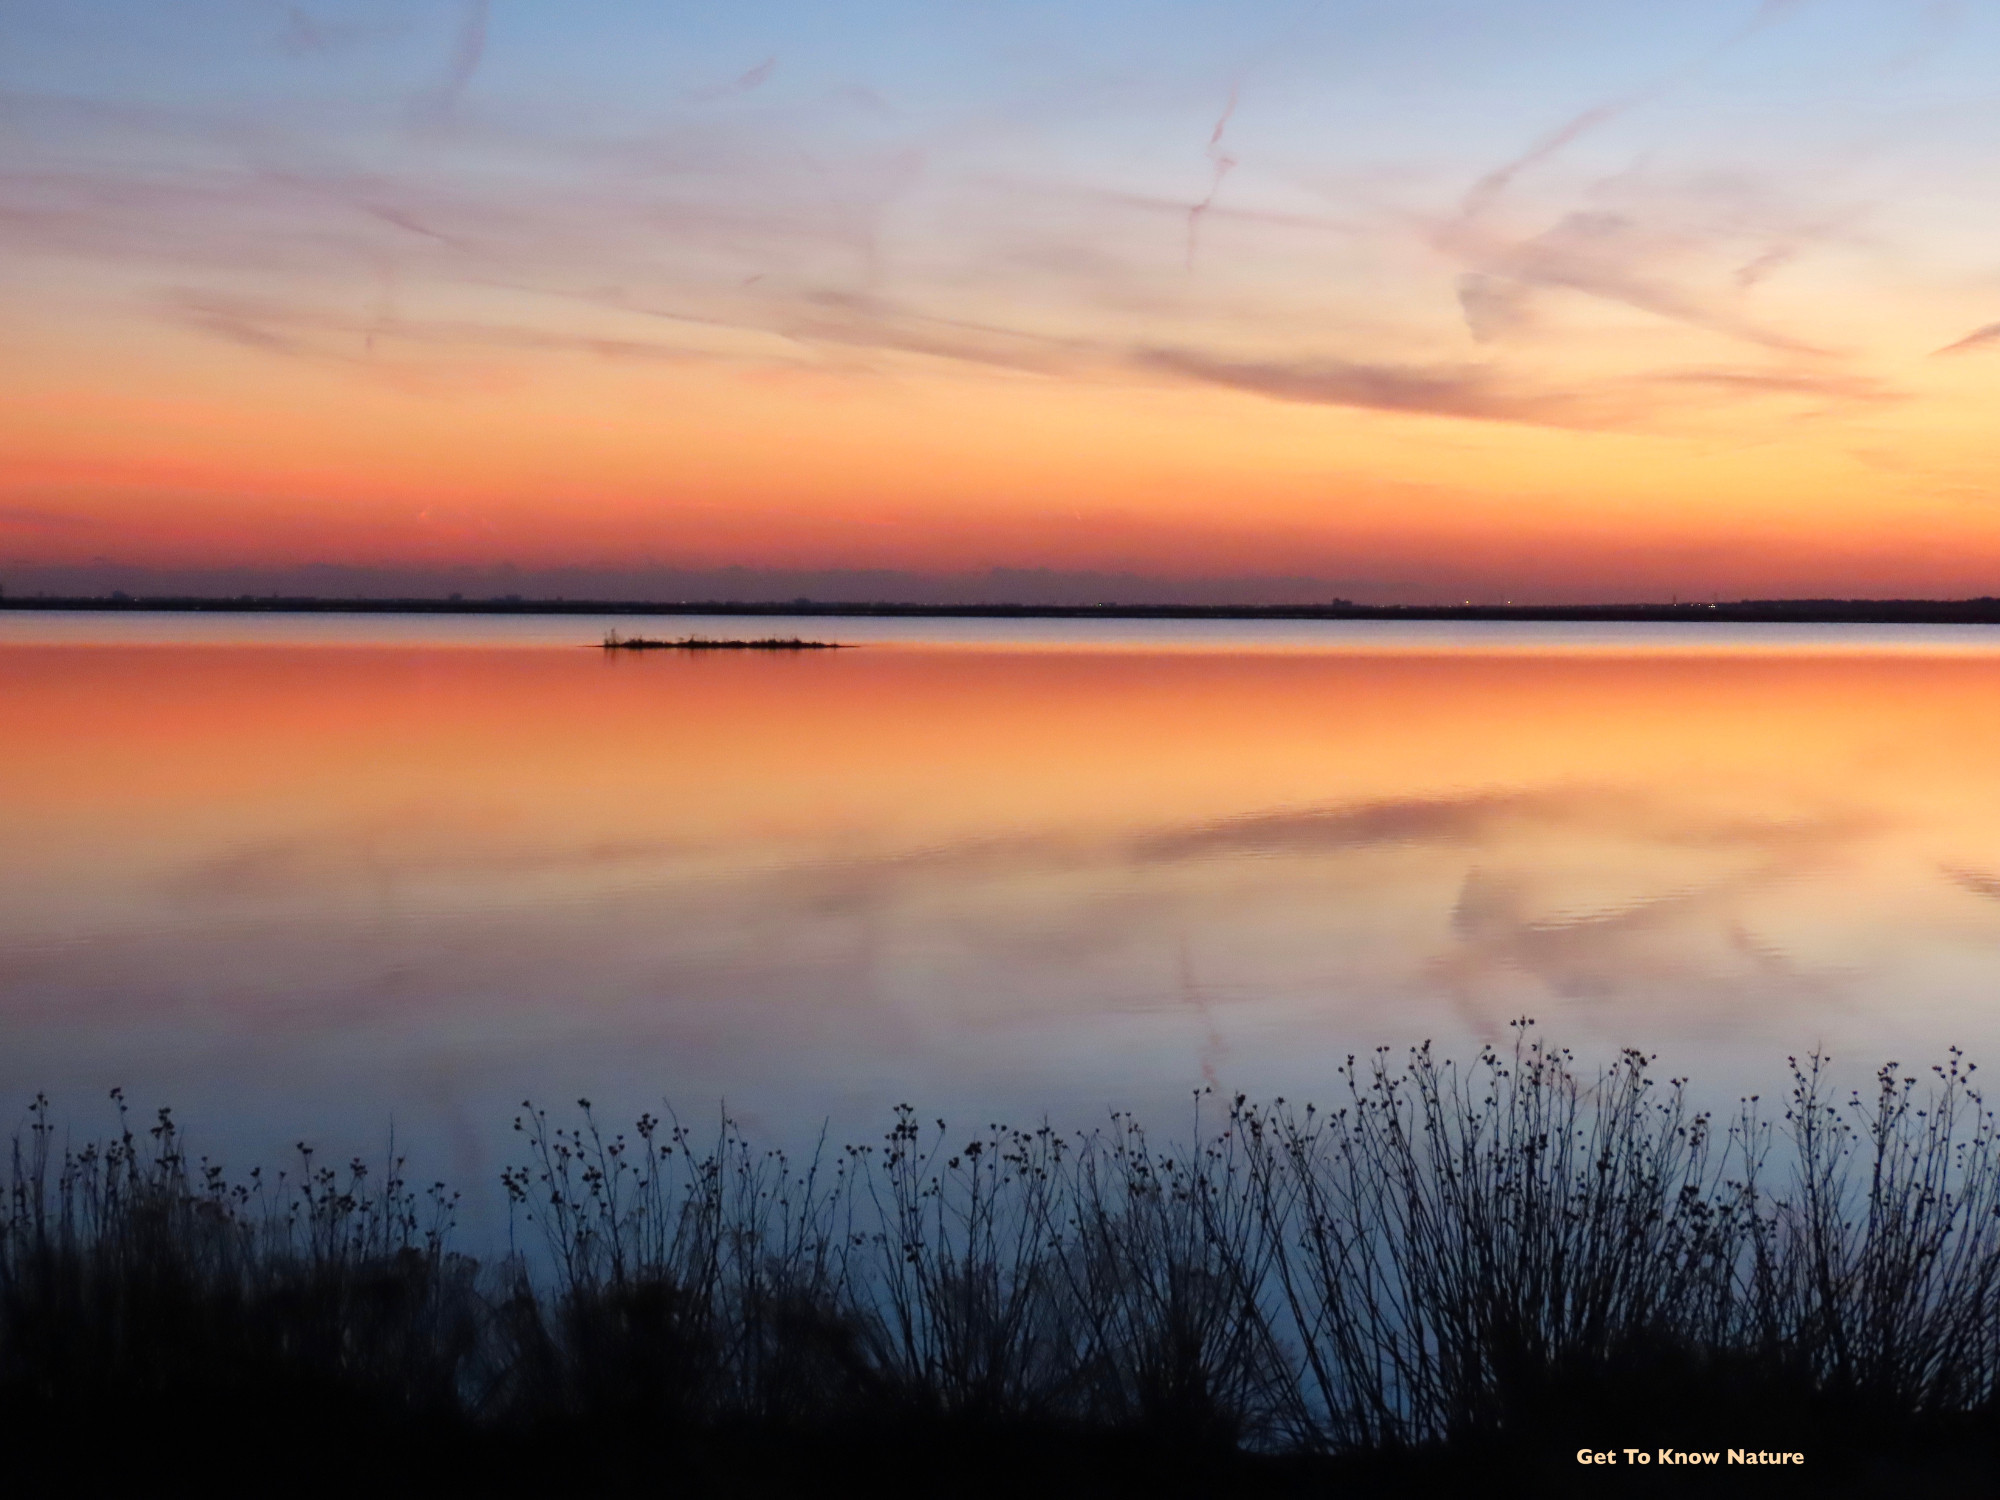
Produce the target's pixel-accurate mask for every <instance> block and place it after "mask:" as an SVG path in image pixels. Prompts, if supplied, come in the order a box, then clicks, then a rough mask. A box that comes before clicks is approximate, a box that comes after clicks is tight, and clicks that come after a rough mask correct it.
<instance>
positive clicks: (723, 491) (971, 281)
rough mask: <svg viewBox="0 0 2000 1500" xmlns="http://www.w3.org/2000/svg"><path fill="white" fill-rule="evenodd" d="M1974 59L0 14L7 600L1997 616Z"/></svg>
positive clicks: (1257, 2) (1627, 35) (608, 19)
mask: <svg viewBox="0 0 2000 1500" xmlns="http://www.w3.org/2000/svg"><path fill="white" fill-rule="evenodd" d="M1996 78H2000V7H1995V6H1992V5H1983V4H1973V3H1950V0H1942V3H1933V0H1763V3H1761V4H1760V3H1758V0H1675V3H1673V4H1671V5H1666V4H1661V3H1659V0H1589V3H1582V0H1449V3H1448V0H1368V3H1363V0H1326V3H1318V4H1305V3H1273V0H1231V3H1226V4H1224V3H1215V4H1209V3H1193V0H1180V3H1142V0H1065V3H1061V4H1056V3H1041V0H1036V3H1026V0H1006V3H971V0H968V3H962V4H951V5H936V4H923V5H920V4H915V3H902V4H895V3H876V0H842V3H837V4H836V3H827V0H820V3H816V4H803V3H759V4H755V5H743V6H718V5H713V4H709V5H684V4H665V3H640V0H628V3H615V4H613V3H597V0H576V3H573V4H565V5H553V4H548V3H545V0H544V3H530V0H423V3H416V0H409V3H393V0H379V3H356V4H333V3H329V0H319V3H311V4H300V5H286V4H279V3H262V0H178V3H176V4H173V5H170V6H169V5H160V4H158V3H142V0H115V3H114V0H64V3H62V4H60V5H30V4H26V3H22V0H0V586H4V587H5V588H6V589H7V590H8V591H9V592H33V591H35V590H37V589H44V588H45V589H49V590H51V591H56V590H61V589H66V588H72V587H74V588H92V589H95V588H103V587H111V586H126V587H136V588H145V587H153V586H159V587H175V588H192V589H202V590H211V589H212V590H214V591H221V592H235V591H237V589H238V587H239V586H240V587H242V588H255V589H258V590H260V591H261V590H262V589H265V588H271V589H286V590H293V589H300V588H312V589H318V590H321V591H327V592H335V591H340V592H371V591H373V592H383V591H388V592H397V591H420V592H435V591H443V590H444V589H447V588H458V587H466V588H477V589H486V588H489V587H490V588H495V589H497V588H499V587H501V586H502V584H503V583H504V584H505V585H506V587H508V588H509V589H510V590H521V591H527V592H565V593H568V594H571V595H573V596H575V595H589V594H593V593H595V594H598V595H609V596H616V597H625V596H632V595H634V594H647V595H653V596H658V597H671V596H674V594H675V592H676V591H683V592H688V591H691V592H692V593H694V594H695V595H698V596H702V597H710V596H713V595H714V594H716V593H718V592H723V591H729V592H735V593H739V594H741V595H743V596H746V597H750V596H758V595H760V594H763V595H770V594H772V593H773V592H775V593H776V594H778V595H780V596H784V595H789V594H791V593H795V592H812V593H815V594H816V595H818V596H821V597H843V596H858V597H909V598H930V597H939V598H943V597H953V598H957V597H978V596H988V597H1026V596H1028V595H1038V596H1047V597H1074V598H1078V599H1082V600H1094V599H1098V598H1104V597H1122V596H1130V597H1141V596H1144V597H1189V598H1218V599H1219V598H1240V599H1243V600H1246V601H1247V600H1288V599H1295V598H1324V597H1328V596H1331V595H1339V596H1342V597H1347V598H1352V599H1356V600H1362V601H1369V602H1377V601H1380V602H1412V603H1422V602H1434V601H1442V600H1446V599H1450V600H1453V601H1456V600H1459V599H1462V598H1471V599H1476V600H1479V601H1481V602H1485V601H1495V602H1497V601H1499V600H1502V599H1511V600H1514V601H1516V602H1523V601H1548V600H1576V599H1606V600H1615V599H1642V598H1666V597H1668V596H1670V595H1673V594H1678V595H1679V596H1681V597H1683V598H1687V597H1704V598H1705V597H1709V596H1711V595H1720V596H1721V597H1724V598H1735V597H1742V596H1759V597H1767V596H1775V595H1829V594H1831V595H1938V596H1963V595H1970V594H2000V508H1997V507H2000V410H1996V408H2000V175H1996V171H1995V165H1994V164H1995V162H1996V161H2000V87H1996V84H1995V79H1996ZM724 570H736V571H724ZM510 580H511V581H510Z"/></svg>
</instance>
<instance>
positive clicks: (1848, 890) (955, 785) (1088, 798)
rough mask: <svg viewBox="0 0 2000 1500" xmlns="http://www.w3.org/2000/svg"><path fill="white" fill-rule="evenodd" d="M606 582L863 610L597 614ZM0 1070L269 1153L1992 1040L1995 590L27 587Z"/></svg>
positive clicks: (1746, 1070)
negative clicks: (1523, 603)
mask: <svg viewBox="0 0 2000 1500" xmlns="http://www.w3.org/2000/svg"><path fill="white" fill-rule="evenodd" d="M607 623H617V624H619V625H620V627H621V628H623V629H626V630H627V631H628V632H629V631H632V630H634V629H643V630H645V631H647V632H648V633H668V632H671V633H683V632H686V631H688V630H695V631H702V632H705V633H709V634H714V635H732V634H735V635H741V634H743V633H746V631H749V632H752V633H757V634H763V633H776V634H790V633H793V632H797V633H800V634H804V635H809V636H816V637H818V638H822V639H837V640H844V641H864V642H868V643H869V644H868V646H867V649H863V650H856V651H851V652H840V653H824V654H810V655H804V656H798V657H763V656H734V655H732V656H727V657H721V656H702V657H681V656H674V655H671V654H667V653H660V654H655V655H649V656H644V657H632V656H607V655H606V654H604V653H601V652H598V651H595V650H590V649H584V648H585V647H587V646H588V645H589V644H590V643H592V642H594V641H595V640H596V639H597V638H598V636H599V634H600V633H601V631H602V630H603V628H604V626H605V625H606V624H607ZM0 705H4V711H5V715H6V733H5V734H4V736H0V1037H4V1047H3V1048H0V1090H4V1091H5V1093H6V1097H8V1098H10V1099H12V1100H14V1101H16V1102H18V1101H21V1100H23V1099H25V1097H26V1096H27V1095H29V1094H31V1093H32V1092H33V1091H34V1090H35V1089H37V1088H45V1089H48V1090H49V1091H51V1092H52V1093H54V1094H56V1095H57V1096H58V1100H59V1102H60V1103H62V1104H63V1105H64V1106H65V1107H66V1114H67V1115H68V1116H69V1117H71V1118H72V1119H74V1120H75V1121H76V1122H77V1124H78V1125H79V1127H80V1128H81V1127H82V1126H86V1125H94V1124H95V1123H97V1122H98V1120H99V1119H100V1117H101V1114H102V1109H101V1105H100V1103H99V1101H100V1100H101V1099H102V1097H103V1093H104V1091H105V1090H106V1089H108V1088H109V1087H110V1086H111V1085H113V1084H122V1085H124V1086H125V1088H126V1089H127V1092H128V1093H129V1094H130V1095H131V1096H132V1097H133V1098H134V1099H135V1100H138V1101H140V1102H141V1103H143V1104H146V1105H150V1104H152V1103H155V1102H172V1103H174V1104H176V1105H177V1106H178V1108H179V1113H181V1114H182V1115H183V1116H184V1117H186V1118H187V1119H188V1120H190V1121H191V1122H192V1123H193V1125H194V1126H195V1128H196V1130H197V1133H198V1135H200V1136H201V1137H202V1138H203V1139H204V1140H205V1141H206V1142H207V1143H208V1144H209V1145H210V1146H211V1147H212V1148H213V1149H216V1150H217V1151H219V1152H220V1153H221V1154H224V1155H227V1156H229V1157H231V1159H232V1160H234V1161H238V1162H242V1163H245V1164H247V1160H248V1159H249V1158H250V1157H251V1156H258V1157H260V1158H268V1157H269V1156H270V1155H272V1154H273V1153H272V1152H271V1151H270V1149H269V1148H270V1147H271V1146H272V1145H274V1144H283V1143H286V1142H289V1141H290V1140H292V1139H295V1138H297V1137H299V1136H300V1135H311V1136H312V1137H314V1138H315V1139H317V1140H320V1141H324V1142H328V1143H330V1144H332V1145H334V1146H335V1147H336V1148H343V1149H352V1147H353V1146H354V1145H357V1144H367V1143H369V1142H372V1141H375V1140H378V1139H379V1136H380V1133H381V1131H382V1130H383V1128H384V1127H385V1126H386V1125H387V1123H388V1122H389V1121H390V1120H391V1119H393V1120H394V1121H395V1122H396V1126H397V1129H398V1131H399V1133H400V1134H401V1135H402V1136H403V1138H404V1139H405V1140H406V1141H413V1142H415V1143H416V1144H417V1146H418V1149H419V1151H420V1153H422V1154H423V1155H424V1156H425V1157H426V1158H427V1159H434V1160H435V1161H436V1163H437V1165H439V1166H440V1167H442V1168H447V1169H451V1170H453V1171H455V1172H456V1173H457V1174H459V1175H460V1176H461V1177H467V1178H470V1177H475V1176H477V1175H479V1174H485V1173H488V1172H490V1170H492V1168H493V1167H494V1166H495V1164H496V1162H497V1160H498V1157H497V1156H496V1152H497V1151H500V1150H503V1149H504V1148H505V1146H506V1144H507V1143H506V1139H505V1131H504V1127H505V1125H506V1123H507V1120H508V1119H509V1118H510V1110H511V1107H512V1106H513V1105H515V1104H516V1103H518V1102H519V1101H520V1100H521V1099H522V1098H523V1097H525V1096H527V1095H530V1094H532V1095H534V1096H535V1097H536V1098H537V1099H538V1100H540V1099H548V1100H557V1101H563V1100H570V1099H574V1098H575V1097H577V1096H578V1095H580V1094H589V1095H590V1096H591V1097H593V1098H594V1099H596V1100H598V1101H600V1103H602V1104H605V1105H607V1106H609V1107H610V1108H612V1109H613V1110H614V1111H620V1112H623V1111H636V1110H638V1109H640V1108H643V1107H646V1106H648V1105H654V1106H657V1101H658V1100H659V1099H660V1098H661V1096H663V1095H664V1096H671V1097H672V1098H673V1099H674V1100H675V1101H676V1102H678V1103H680V1104H681V1105H682V1106H683V1107H685V1108H690V1109H695V1110H700V1109H706V1108H710V1107H712V1106H713V1105H714V1102H715V1101H716V1100H718V1099H719V1098H722V1097H725V1096H726V1097H727V1099H728V1100H729V1102H730V1104H731V1106H732V1108H733V1109H734V1110H735V1112H736V1113H738V1114H739V1115H741V1116H742V1117H744V1118H746V1119H747V1120H748V1121H749V1122H750V1123H751V1124H752V1125H753V1126H760V1127H762V1128H763V1129H764V1130H765V1131H766V1132H768V1133H771V1134H777V1135H784V1136H787V1137H795V1136H796V1135H797V1134H798V1133H799V1132H801V1131H804V1130H806V1129H809V1128H810V1127H811V1126H812V1125H814V1124H816V1123H817V1122H818V1121H820V1120H821V1119H823V1118H830V1119H831V1120H832V1121H833V1122H834V1128H835V1129H836V1131H843V1132H866V1131H872V1129H873V1128H874V1127H875V1126H876V1125H877V1124H878V1123H880V1121H881V1119H882V1116H883V1114H884V1111H885V1109H886V1106H887V1105H889V1104H891V1103H894V1102H895V1101H896V1100H899V1099H905V1098H907V1099H910V1100H912V1101H914V1102H917V1103H918V1104H919V1105H921V1106H924V1107H925V1108H926V1109H927V1110H929V1111H931V1112H938V1113H943V1112H947V1111H949V1112H953V1113H956V1114H957V1115H958V1116H960V1117H961V1118H967V1119H970V1118H975V1117H976V1118H977V1119H979V1120H985V1119H988V1118H999V1117H1001V1112H1003V1111H1004V1112H1005V1115H1006V1116H1007V1117H1009V1118H1013V1119H1021V1118H1024V1117H1027V1116H1031V1115H1039V1114H1040V1113H1042V1112H1043V1111H1044V1110H1047V1111H1049V1112H1050V1113H1052V1114H1054V1115H1055V1116H1057V1117H1060V1118H1066V1119H1071V1120H1088V1119H1091V1118H1095V1117H1097V1116H1099V1114H1100V1113H1101V1111H1102V1109H1103V1108H1104V1107H1105V1106H1107V1105H1113V1104H1116V1105H1135V1106H1138V1107H1140V1108H1142V1109H1146V1110H1148V1111H1149V1112H1151V1113H1153V1114H1154V1115H1155V1116H1156V1117H1165V1118H1169V1119H1170V1120H1177V1119H1180V1118H1183V1117H1184V1109H1185V1101H1186V1099H1187V1091H1188V1090H1189V1089H1191V1088H1193V1087H1195V1086H1198V1085H1200V1084H1202V1083H1203V1082H1204V1080H1206V1081H1210V1082H1213V1083H1215V1084H1216V1085H1217V1086H1218V1087H1220V1088H1227V1089H1244V1090H1247V1091H1249V1092H1252V1093H1254V1094H1260V1095H1266V1096H1268V1095H1270V1094H1272V1093H1289V1094H1294V1095H1297V1094H1303V1093H1309V1092H1316V1093H1319V1094H1321V1095H1326V1094H1328V1093H1330V1086H1329V1079H1330V1074H1331V1071H1332V1068H1333V1066H1334V1064H1335V1063H1336V1062H1337V1061H1338V1059H1339V1058H1340V1057H1342V1056H1344V1055H1345V1054H1346V1053H1348V1052H1350V1051H1354V1050H1358V1049H1361V1048H1365V1047H1368V1046H1373V1045H1376V1044H1378V1043H1387V1044H1393V1045H1401V1044H1405V1043H1408V1042H1410V1041H1414V1040H1419V1039H1422V1038H1423V1037H1427V1036H1430V1037H1437V1038H1439V1039H1440V1040H1443V1041H1446V1042H1448V1043H1451V1044H1453V1045H1458V1046H1462V1045H1463V1044H1464V1043H1465V1042H1466V1041H1467V1040H1469V1039H1471V1038H1474V1037H1486V1036H1492V1035H1496V1034H1500V1033H1503V1032H1504V1030H1505V1022H1506V1020H1507V1019H1508V1018H1509V1017H1512V1016H1515V1015H1518V1014H1521V1013H1523V1012H1526V1013H1530V1014H1533V1015H1535V1016H1537V1017H1538V1018H1540V1020H1541V1021H1542V1022H1543V1023H1544V1025H1545V1027H1546V1028H1547V1029H1549V1030H1550V1031H1552V1032H1554V1033H1556V1034H1557V1035H1559V1036H1560V1037H1561V1038H1562V1039H1564V1040H1567V1041H1569V1042H1571V1043H1572V1044H1573V1045H1575V1046H1577V1047H1578V1048H1579V1049H1580V1050H1584V1051H1587V1052H1601V1051H1606V1050H1608V1049H1610V1048H1613V1047H1616V1046H1622V1045H1637V1046H1643V1047H1646V1048H1648V1049H1650V1050H1658V1051H1659V1052H1660V1053H1661V1054H1662V1056H1663V1060H1664V1061H1666V1062H1667V1063H1668V1064H1669V1065H1672V1066H1687V1067H1690V1068H1693V1069H1696V1070H1698V1071H1699V1072H1700V1073H1701V1075H1702V1076H1703V1077H1706V1078H1709V1079H1711V1080H1714V1081H1715V1083H1716V1084H1717V1086H1718V1087H1727V1088H1734V1087H1737V1086H1739V1084H1745V1085H1747V1084H1750V1083H1756V1084H1763V1085H1768V1084H1769V1083H1770V1082H1771V1081H1772V1079H1773V1077H1774V1074H1775V1072H1776V1071H1777V1070H1779V1069H1781V1068H1782V1065H1783V1059H1784V1056H1785V1054H1786V1053H1787V1052H1791V1051H1797V1050H1800V1049H1802V1048H1805V1047H1808V1046H1811V1045H1813V1044H1814V1043H1816V1042H1818V1043H1824V1044H1826V1045H1829V1046H1831V1047H1833V1048H1834V1049H1835V1050H1836V1052H1838V1053H1839V1054H1841V1055H1843V1056H1845V1057H1849V1058H1854V1059H1857V1060H1865V1061H1869V1062H1873V1061H1878V1060H1880V1059H1882V1058H1885V1057H1898V1058H1901V1059H1903V1060H1905V1061H1928V1060H1930V1058H1931V1057H1933V1056H1934V1055H1936V1054H1937V1053H1939V1052H1941V1050H1942V1049H1943V1047H1944V1046H1946V1045H1947V1044H1949V1043H1952V1042H1957V1043H1959V1044H1961V1045H1963V1046H1965V1047H1966V1048H1967V1049H1968V1050H1970V1051H1971V1052H1972V1053H1973V1055H1974V1056H1975V1057H1986V1058H1991V1059H1996V1060H2000V635H1992V634H1985V633H1981V632H1979V631H1977V630H1923V629H1901V630H1897V629H1881V630H1868V629H1853V628H1830V629H1812V628H1782V629H1755V628H1730V627H1708V628H1702V627H1633V626H1619V627H1586V628H1579V627H1563V626H1549V627H1521V626H1456V625H1438V626H1422V627H1413V626H1401V627H1385V626H1372V625H1361V626H1356V625H1318V624H1315V625H1245V624H1215V625H1210V624H1195V625H1189V624H1171V625H1150V624H1134V623H1131V622H1104V623H1102V624H1098V623H1092V622H1085V623H1081V624H1078V623H1071V622H1046V621H1036V622H1013V623H1006V624H992V623H985V622H967V621H938V622H930V621H889V622H885V621H844V620H835V621H825V620H817V621H816V620H799V621H792V620H774V621H749V622H743V621H735V622H731V621H698V620H674V621H658V622H652V623H650V624H646V625H643V626H642V625H638V624H635V622H629V621H618V622H607V621H602V620H592V619H571V620H564V619H528V620H517V619H481V618H475V617H467V618H451V619H399V618H385V617H374V618H359V619H340V618H327V617H304V618H300V617H293V618H279V619H254V618H250V619H246V618H237V617H211V618H202V617H186V616H181V617H174V616H154V617H147V616H112V617H91V616H82V615H73V616H54V615H47V616H23V615H0Z"/></svg>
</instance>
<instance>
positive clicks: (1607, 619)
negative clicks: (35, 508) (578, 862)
mask: <svg viewBox="0 0 2000 1500" xmlns="http://www.w3.org/2000/svg"><path fill="white" fill-rule="evenodd" d="M0 610H20V611H38V610H39V611H88V612H92V613H119V614H125V613H163V614H329V615H583V616H603V615H724V616H728V615H736V616H744V617H751V618H755V617H760V616H787V617H791V616H801V615H820V616H827V617H831V618H882V619H968V620H1036V619H1047V620H1490V621H1497V620H1513V621H1522V622H1534V621H1550V622H1557V621H1571V622H1584V623H1600V624H1671V623H1686V624H1704V623H1706V624H1735V625H1742V624H1783V625H2000V598H1990V597H1982V598H1978V599H1739V600H1735V601H1731V602H1728V603H1724V602H1721V601H1716V602H1712V603H1692V602H1688V603H1683V602H1674V603H1669V604H1455V605H1435V604H1349V603H1347V602H1345V601H1334V602H1332V603H1327V604H1268V605H1210V604H904V603H890V602H877V603H865V604H860V603H838V602H831V601H826V600H818V599H793V600H788V601H786V602H784V603H771V604H761V603H760V604H743V603H733V602H727V601H721V600H713V599H708V600H693V601H688V600H681V601H673V602H664V603H663V602H657V601H650V600H635V599H626V600H599V599H526V598H515V597H511V596H510V597H504V598H489V599H322V598H311V597H286V596H265V597H241V596H239V597H236V598H230V599H220V598H205V597H187V596H125V597H121V596H118V595H115V594H114V595H110V596H66V597H54V596H46V597H43V596H37V597H25V598H24V597H19V596H15V597H0Z"/></svg>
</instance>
